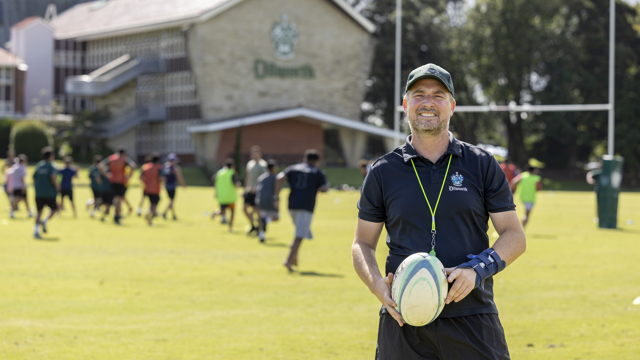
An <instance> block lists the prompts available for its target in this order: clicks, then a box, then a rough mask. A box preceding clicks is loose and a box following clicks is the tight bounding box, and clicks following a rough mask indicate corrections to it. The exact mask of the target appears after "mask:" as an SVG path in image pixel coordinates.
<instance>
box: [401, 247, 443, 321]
mask: <svg viewBox="0 0 640 360" xmlns="http://www.w3.org/2000/svg"><path fill="white" fill-rule="evenodd" d="M448 289H449V286H448V283H447V274H446V272H445V271H444V266H442V263H441V262H440V260H438V258H437V257H435V256H432V255H430V254H428V253H424V252H420V253H415V254H413V255H410V256H408V257H407V258H406V259H404V261H403V262H402V263H401V264H400V266H398V269H396V273H395V274H394V276H393V283H392V284H391V298H392V299H393V301H395V302H396V305H397V306H396V310H397V311H398V312H399V313H400V315H402V320H403V321H404V322H405V323H407V324H409V325H411V326H424V325H427V324H428V323H430V322H432V321H433V320H435V319H436V318H437V317H438V315H440V313H441V312H442V309H443V308H444V305H445V304H444V301H445V299H446V297H447V291H448Z"/></svg>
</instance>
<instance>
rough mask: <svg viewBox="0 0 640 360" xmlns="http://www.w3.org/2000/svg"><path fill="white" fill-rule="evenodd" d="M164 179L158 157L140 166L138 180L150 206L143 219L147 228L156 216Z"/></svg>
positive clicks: (154, 156)
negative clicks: (147, 224) (140, 181)
mask: <svg viewBox="0 0 640 360" xmlns="http://www.w3.org/2000/svg"><path fill="white" fill-rule="evenodd" d="M163 179H164V177H163V176H162V164H160V156H159V155H157V154H154V155H153V156H152V157H151V161H150V162H148V163H146V164H144V165H142V168H141V173H140V180H142V183H143V185H144V195H145V196H146V197H148V198H149V202H150V203H151V205H150V206H149V211H148V212H147V215H146V216H145V218H146V219H147V222H148V223H149V226H152V225H153V222H152V221H153V218H154V217H156V216H157V215H158V213H157V211H156V208H157V207H158V202H160V188H161V184H162V181H163Z"/></svg>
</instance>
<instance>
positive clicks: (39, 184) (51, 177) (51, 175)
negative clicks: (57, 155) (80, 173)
mask: <svg viewBox="0 0 640 360" xmlns="http://www.w3.org/2000/svg"><path fill="white" fill-rule="evenodd" d="M53 158H54V153H53V148H52V147H51V146H45V147H44V148H42V161H40V162H39V163H37V164H36V169H35V171H34V172H33V182H34V187H35V190H36V209H37V210H38V213H37V215H36V226H35V233H34V234H33V237H35V238H36V239H41V237H40V228H39V226H42V232H44V233H46V232H47V223H48V222H49V220H51V218H52V217H53V215H55V213H56V211H57V210H58V203H57V201H56V197H57V195H58V190H59V189H60V187H59V186H58V170H57V169H56V167H55V165H53ZM45 206H47V207H49V209H50V210H51V212H50V213H49V217H47V218H46V219H45V220H41V219H42V210H43V209H44V207H45Z"/></svg>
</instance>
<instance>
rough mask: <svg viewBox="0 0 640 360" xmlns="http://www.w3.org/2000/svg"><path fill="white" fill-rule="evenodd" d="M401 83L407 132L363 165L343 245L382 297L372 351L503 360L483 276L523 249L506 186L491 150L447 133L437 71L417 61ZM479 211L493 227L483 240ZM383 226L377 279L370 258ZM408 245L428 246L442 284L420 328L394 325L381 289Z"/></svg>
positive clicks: (447, 113)
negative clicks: (432, 314) (444, 279)
mask: <svg viewBox="0 0 640 360" xmlns="http://www.w3.org/2000/svg"><path fill="white" fill-rule="evenodd" d="M405 90H406V94H405V97H404V101H403V107H404V110H405V114H406V115H407V117H408V119H409V124H410V126H411V135H410V136H409V137H408V138H407V140H406V142H405V144H404V145H402V146H400V147H398V148H396V149H395V150H394V151H392V152H391V153H388V154H386V155H384V156H382V157H381V158H379V159H378V160H377V161H376V162H375V163H374V164H373V165H372V167H371V170H370V171H369V173H368V175H367V177H366V179H365V181H364V184H363V188H362V194H361V197H360V200H359V202H358V209H359V213H358V224H357V227H356V233H355V239H354V242H353V246H352V257H353V263H354V267H355V269H356V272H357V273H358V275H359V276H360V278H361V279H362V281H363V282H364V283H365V284H366V285H367V286H368V287H369V290H371V292H372V293H373V294H374V295H376V297H377V298H378V300H380V302H381V303H382V305H383V307H382V309H381V311H380V325H379V332H378V346H377V349H376V359H404V360H413V359H416V360H417V359H508V358H509V351H508V348H507V344H506V340H505V336H504V331H503V329H502V325H501V324H500V320H499V318H498V311H497V308H496V305H495V303H494V301H493V275H495V274H496V273H497V272H499V271H501V270H503V269H504V268H505V267H506V266H508V265H509V264H511V263H512V262H513V261H515V260H516V258H518V257H519V256H520V255H521V254H522V253H523V252H524V251H525V247H526V240H525V235H524V231H523V230H522V226H521V225H520V222H519V220H518V217H517V215H516V212H515V205H514V203H513V196H512V194H511V191H510V190H509V184H508V183H507V181H506V178H505V175H504V172H503V171H502V170H501V168H500V166H499V164H498V162H497V161H496V160H495V159H494V158H493V156H491V154H489V153H487V152H486V151H484V150H482V149H480V148H478V147H475V146H472V145H470V144H467V143H464V142H461V141H459V140H457V139H456V138H455V137H454V136H453V135H452V134H451V133H450V132H449V131H448V130H449V120H450V117H451V116H452V115H453V112H454V109H455V105H456V103H455V99H454V98H453V95H454V90H453V83H452V81H451V76H450V74H449V73H448V72H447V71H446V70H444V69H443V68H441V67H439V66H437V65H434V64H427V65H424V66H422V67H419V68H417V69H415V70H414V71H412V72H411V74H410V75H409V78H408V80H407V85H406V88H405ZM489 219H491V222H492V223H493V226H494V228H495V229H496V231H497V232H498V234H499V237H498V239H497V240H496V241H495V243H494V245H493V248H490V247H489V237H488V236H487V230H488V228H489V226H488V221H489ZM383 226H384V227H386V229H387V233H388V237H387V246H388V247H389V255H388V256H387V261H386V266H385V274H388V275H387V276H386V277H383V276H382V275H381V274H380V270H379V269H378V265H377V263H376V258H375V251H376V246H377V244H378V239H379V237H380V234H381V232H382V227H383ZM416 252H432V253H435V254H436V256H437V257H438V259H440V261H441V262H442V264H443V265H444V267H445V268H446V269H445V270H446V272H447V274H448V281H449V283H450V285H449V292H448V294H447V298H446V305H445V307H444V309H443V311H442V313H441V314H440V316H439V317H438V318H437V319H436V320H435V321H434V322H432V323H430V324H428V325H425V326H422V327H413V326H410V325H406V324H404V323H403V321H402V317H401V316H400V314H399V313H398V312H397V311H396V310H395V307H396V303H395V302H394V301H393V300H392V299H391V291H390V287H391V283H392V281H393V273H394V272H395V271H396V268H397V267H398V265H400V263H401V262H402V261H403V260H404V259H405V258H406V257H407V256H409V255H411V254H413V253H416ZM469 255H471V256H469Z"/></svg>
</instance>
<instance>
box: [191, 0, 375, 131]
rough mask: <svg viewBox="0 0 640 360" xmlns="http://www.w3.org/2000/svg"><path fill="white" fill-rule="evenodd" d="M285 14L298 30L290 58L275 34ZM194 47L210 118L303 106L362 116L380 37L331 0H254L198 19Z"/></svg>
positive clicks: (203, 101)
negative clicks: (278, 48) (277, 52)
mask: <svg viewBox="0 0 640 360" xmlns="http://www.w3.org/2000/svg"><path fill="white" fill-rule="evenodd" d="M283 14H286V16H287V18H288V22H289V23H293V24H295V26H296V29H297V31H298V40H297V43H296V45H295V47H294V53H295V56H294V57H293V58H292V59H289V60H280V59H277V58H276V57H275V56H274V47H273V44H272V40H271V31H272V29H273V27H274V24H275V23H280V22H281V21H282V15H283ZM188 49H189V58H190V61H191V66H192V70H193V72H194V74H195V77H196V82H197V84H198V91H199V98H200V101H201V109H202V115H203V116H202V117H203V119H204V120H205V121H212V120H222V119H229V118H234V117H238V116H243V115H247V114H259V113H264V112H269V111H274V110H280V109H287V108H293V107H301V106H302V107H307V108H310V109H315V110H318V111H323V112H326V113H330V114H335V115H339V116H343V117H346V118H350V119H358V118H359V117H360V103H361V101H362V99H363V98H364V94H365V91H366V86H365V81H366V79H367V77H368V75H369V71H370V67H371V61H372V58H373V50H374V39H373V37H372V36H371V34H369V33H368V32H367V31H366V30H365V29H364V28H362V27H361V26H360V25H359V24H358V23H356V22H355V21H354V20H353V19H352V18H351V17H349V16H348V15H347V14H346V13H344V12H343V11H342V10H341V9H339V8H338V7H337V6H336V5H335V4H333V3H332V2H331V1H326V0H306V1H299V0H269V1H264V0H248V1H243V2H241V3H239V4H237V5H235V6H234V7H232V8H231V9H229V10H227V11H225V12H224V13H222V14H219V15H217V16H215V17H213V18H212V19H210V20H208V21H206V22H204V23H198V24H196V25H194V26H193V27H192V28H191V29H190V30H189V32H188ZM256 65H257V67H258V69H257V70H258V72H259V73H258V74H256ZM274 68H276V69H275V71H274ZM269 75H275V76H269Z"/></svg>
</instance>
